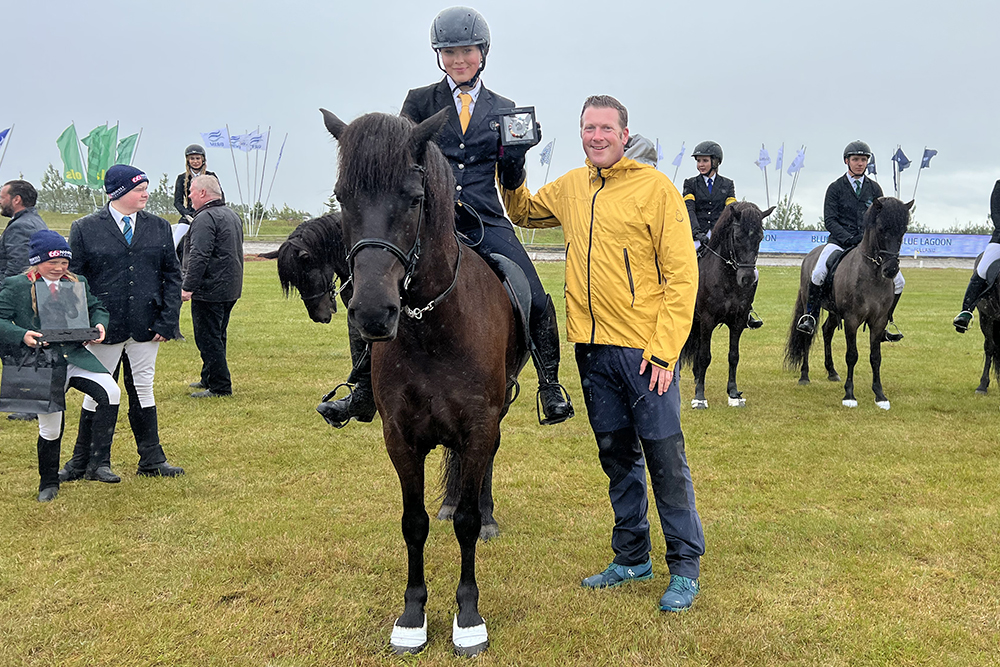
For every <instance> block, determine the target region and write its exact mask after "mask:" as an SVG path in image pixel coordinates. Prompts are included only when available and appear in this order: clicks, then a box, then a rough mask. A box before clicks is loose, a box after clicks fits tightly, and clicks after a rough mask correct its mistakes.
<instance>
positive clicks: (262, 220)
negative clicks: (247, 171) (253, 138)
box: [254, 125, 271, 236]
mask: <svg viewBox="0 0 1000 667" xmlns="http://www.w3.org/2000/svg"><path fill="white" fill-rule="evenodd" d="M270 145H271V126H270V125H268V126H267V141H265V142H264V164H262V165H261V167H260V189H259V190H257V192H258V195H257V201H260V197H261V195H263V194H264V174H265V172H266V171H267V151H268V148H269V147H270ZM264 207H265V208H267V205H266V204H265V205H264ZM263 222H264V216H263V214H261V218H260V221H259V222H258V223H257V231H256V232H255V233H254V236H257V235H258V234H260V226H261V223H263Z"/></svg>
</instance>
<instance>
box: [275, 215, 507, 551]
mask: <svg viewBox="0 0 1000 667" xmlns="http://www.w3.org/2000/svg"><path fill="white" fill-rule="evenodd" d="M258 256H259V257H262V258H264V259H277V260H278V279H279V280H280V281H281V289H282V291H283V292H284V294H285V297H288V296H290V295H291V293H292V291H293V290H294V291H296V292H298V293H299V296H301V297H302V304H303V305H304V306H305V308H306V312H307V313H308V314H309V318H310V319H312V321H313V322H319V323H320V324H329V323H330V320H331V319H332V314H333V313H335V312H337V295H338V294H339V295H340V299H341V301H343V303H344V305H345V306H347V304H348V303H349V302H350V300H351V297H352V296H353V293H354V292H353V290H352V283H351V281H350V275H351V270H350V267H349V265H348V262H347V249H346V247H345V246H344V233H343V230H342V229H341V214H340V212H334V213H328V214H326V215H323V216H320V217H318V218H313V219H311V220H306V221H305V222H303V223H302V224H301V225H299V226H298V227H296V228H295V229H294V230H293V231H292V233H291V234H289V235H288V238H287V239H286V240H285V242H284V243H282V244H281V246H280V247H279V248H278V249H277V250H274V251H272V252H266V253H261V254H260V255H258ZM338 283H339V284H340V288H339V289H338V288H337V284H338ZM347 332H348V338H349V342H350V347H351V364H352V366H356V365H357V363H358V360H359V359H360V358H361V356H362V355H363V354H365V353H366V348H367V346H368V343H366V342H365V340H364V339H363V338H362V337H361V335H360V333H359V332H358V331H357V329H356V328H355V327H352V326H348V328H347ZM441 463H442V476H441V486H442V492H443V498H442V501H441V509H440V510H439V511H438V514H437V518H438V519H440V520H441V521H451V519H452V518H453V516H454V514H455V508H456V506H457V505H458V495H459V490H460V489H459V479H460V476H459V468H458V466H459V460H458V457H455V456H452V455H451V453H450V450H449V452H448V453H446V455H445V457H444V458H443V459H442V462H441ZM493 507H494V505H493V466H492V465H491V466H490V468H489V471H488V473H487V478H486V480H485V481H484V483H483V489H482V494H481V498H480V510H481V512H482V516H483V527H482V529H481V530H480V532H479V538H480V539H481V540H483V541H484V542H486V541H488V540H490V539H492V538H494V537H497V536H499V535H500V526H499V525H497V522H496V519H495V518H494V516H493Z"/></svg>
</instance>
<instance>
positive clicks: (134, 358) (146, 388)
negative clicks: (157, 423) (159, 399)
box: [83, 338, 160, 412]
mask: <svg viewBox="0 0 1000 667" xmlns="http://www.w3.org/2000/svg"><path fill="white" fill-rule="evenodd" d="M88 349H89V350H90V351H91V352H92V353H93V355H94V356H95V357H97V358H98V359H99V360H100V362H101V363H102V364H104V367H105V368H107V369H108V372H109V373H114V372H115V369H116V368H117V367H118V364H119V362H121V359H122V354H126V355H128V362H129V366H130V367H131V369H132V381H133V382H134V383H135V391H136V394H138V395H139V405H140V406H141V407H144V408H151V407H153V406H154V405H156V401H155V400H154V399H153V377H154V376H155V374H156V353H157V352H158V351H159V350H160V344H159V343H158V342H156V341H152V340H151V341H147V342H145V343H137V342H135V341H134V340H132V339H131V338H129V339H128V340H127V341H125V342H124V343H115V344H113V345H106V344H104V343H101V344H100V345H91V346H90V347H89V348H88ZM83 409H84V410H86V411H87V412H93V411H95V410H96V409H97V402H96V401H94V400H92V399H90V398H85V399H84V400H83Z"/></svg>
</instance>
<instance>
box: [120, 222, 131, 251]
mask: <svg viewBox="0 0 1000 667" xmlns="http://www.w3.org/2000/svg"><path fill="white" fill-rule="evenodd" d="M122 224H123V225H125V227H124V229H122V232H123V233H124V234H125V242H126V243H128V244H129V245H132V218H130V217H128V216H127V215H126V216H125V217H123V218H122Z"/></svg>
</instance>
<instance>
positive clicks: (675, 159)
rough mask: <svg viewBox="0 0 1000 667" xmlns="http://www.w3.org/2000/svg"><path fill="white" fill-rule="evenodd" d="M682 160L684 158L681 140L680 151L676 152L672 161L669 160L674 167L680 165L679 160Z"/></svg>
mask: <svg viewBox="0 0 1000 667" xmlns="http://www.w3.org/2000/svg"><path fill="white" fill-rule="evenodd" d="M683 160H684V142H683V141H682V142H681V152H680V153H678V154H677V157H675V158H674V161H673V162H671V163H670V164H672V165H674V166H675V167H679V166H681V162H682V161H683Z"/></svg>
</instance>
